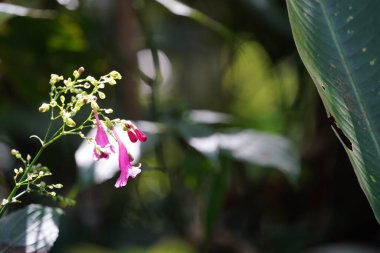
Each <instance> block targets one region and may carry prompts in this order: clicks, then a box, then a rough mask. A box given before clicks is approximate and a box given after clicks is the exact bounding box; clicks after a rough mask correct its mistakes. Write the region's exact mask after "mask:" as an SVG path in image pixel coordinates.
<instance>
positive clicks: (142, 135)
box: [133, 127, 147, 142]
mask: <svg viewBox="0 0 380 253" xmlns="http://www.w3.org/2000/svg"><path fill="white" fill-rule="evenodd" d="M133 130H135V134H136V136H137V139H139V141H141V142H146V139H147V137H146V135H145V133H144V132H143V131H141V130H140V129H138V128H137V127H136V128H135V129H133Z"/></svg>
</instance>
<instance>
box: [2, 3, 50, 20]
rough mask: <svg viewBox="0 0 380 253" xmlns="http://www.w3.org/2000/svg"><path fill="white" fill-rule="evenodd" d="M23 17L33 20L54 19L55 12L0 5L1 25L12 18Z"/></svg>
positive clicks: (13, 5) (7, 4) (5, 4)
mask: <svg viewBox="0 0 380 253" xmlns="http://www.w3.org/2000/svg"><path fill="white" fill-rule="evenodd" d="M14 16H22V17H32V18H52V17H53V16H54V12H53V11H51V10H39V9H32V8H27V7H24V6H20V5H15V4H10V3H0V23H1V22H5V21H6V20H8V19H9V18H11V17H14Z"/></svg>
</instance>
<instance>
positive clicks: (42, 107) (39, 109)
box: [38, 103, 50, 112]
mask: <svg viewBox="0 0 380 253" xmlns="http://www.w3.org/2000/svg"><path fill="white" fill-rule="evenodd" d="M49 109H50V105H49V104H47V103H43V104H42V105H41V106H40V107H39V108H38V111H40V112H47V111H49Z"/></svg>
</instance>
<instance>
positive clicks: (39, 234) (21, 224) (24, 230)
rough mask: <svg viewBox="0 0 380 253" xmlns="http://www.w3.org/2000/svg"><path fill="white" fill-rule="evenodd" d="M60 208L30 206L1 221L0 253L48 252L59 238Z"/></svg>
mask: <svg viewBox="0 0 380 253" xmlns="http://www.w3.org/2000/svg"><path fill="white" fill-rule="evenodd" d="M62 213H63V212H62V210H61V209H59V208H51V207H47V206H41V205H37V204H32V205H28V206H26V207H24V208H22V209H20V210H17V211H15V212H13V213H11V214H9V215H7V216H5V217H3V218H1V219H0V252H28V253H34V252H48V251H49V249H50V248H51V247H52V246H53V244H54V242H55V240H56V239H57V237H58V232H59V229H58V222H59V218H60V216H61V215H62Z"/></svg>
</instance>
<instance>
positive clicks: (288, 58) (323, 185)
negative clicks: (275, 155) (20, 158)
mask: <svg viewBox="0 0 380 253" xmlns="http://www.w3.org/2000/svg"><path fill="white" fill-rule="evenodd" d="M9 2H10V1H9ZM12 3H15V4H20V5H23V6H26V7H29V8H38V9H41V10H45V11H49V12H48V14H49V15H48V17H44V15H42V16H41V14H38V15H32V17H31V16H27V17H17V16H11V17H9V16H6V15H4V14H2V15H3V16H0V17H3V18H2V19H1V20H2V21H3V22H2V23H1V24H0V122H1V124H0V144H1V145H2V146H1V147H2V148H1V149H0V150H1V152H0V168H1V174H0V179H1V195H2V196H1V197H5V196H6V195H7V193H8V192H9V190H10V189H11V187H12V177H13V168H14V167H15V166H17V164H16V162H15V161H13V160H12V159H10V158H9V156H8V153H7V152H8V151H7V149H9V148H17V149H18V150H20V151H22V152H23V153H31V154H34V153H35V152H36V151H37V150H38V143H37V142H36V141H35V140H31V139H29V136H30V135H32V134H38V135H42V134H43V133H44V131H45V128H46V126H47V123H48V117H47V116H46V115H42V114H40V113H38V107H39V105H40V104H41V103H42V102H43V101H46V99H47V98H48V92H49V89H50V86H49V78H50V74H51V73H56V74H62V75H64V76H69V75H71V74H72V71H73V70H74V69H77V68H78V67H79V66H84V67H85V69H86V74H88V75H93V76H96V77H97V76H100V75H103V74H105V73H108V72H109V71H111V70H117V71H119V72H120V73H121V74H122V75H123V79H122V81H121V82H120V83H119V84H118V85H117V86H116V87H115V89H114V90H109V100H108V104H109V105H110V106H111V107H113V108H114V111H115V112H114V114H115V115H116V116H117V117H121V118H129V119H132V120H145V121H152V122H156V123H157V122H159V123H160V124H161V126H164V129H165V130H164V131H161V132H160V133H157V134H152V133H150V135H149V136H150V137H152V138H151V139H150V140H154V141H151V143H150V144H149V140H148V143H147V144H143V145H147V147H150V148H147V151H145V152H143V153H142V154H143V155H142V158H141V162H142V163H143V172H142V175H143V174H144V173H146V175H148V176H145V177H143V176H139V177H137V178H136V179H134V180H130V181H129V183H128V185H127V186H126V187H125V188H122V189H116V188H114V186H113V185H114V181H115V180H116V177H117V175H116V174H115V176H114V177H113V178H112V179H111V180H106V181H104V182H102V183H100V184H95V183H88V182H86V183H83V182H82V179H81V177H80V176H79V173H78V168H77V166H76V162H75V157H74V153H75V151H76V149H77V148H78V146H79V144H80V142H81V140H80V139H79V138H74V137H73V138H72V137H68V138H65V139H62V140H61V141H59V142H57V143H55V144H54V145H53V146H52V147H51V148H50V149H49V150H47V152H45V153H44V155H43V156H42V157H41V160H40V161H41V162H42V163H43V164H45V165H47V166H49V167H50V168H51V170H52V171H53V177H52V178H51V179H49V180H51V181H52V182H60V183H63V184H64V188H63V189H62V191H61V192H60V193H61V194H62V195H65V196H71V197H74V198H76V200H77V205H76V206H74V207H67V208H65V211H66V215H64V216H63V218H62V220H61V223H60V236H59V238H58V240H57V241H56V243H55V245H54V247H53V249H52V250H51V252H69V253H76V252H104V253H105V252H126V253H137V252H138V253H140V252H149V253H151V252H155V253H156V252H178V253H182V252H184V253H187V252H218V253H221V252H226V253H227V252H228V253H230V252H238V253H240V252H241V253H248V252H358V253H359V252H380V248H378V247H380V245H379V242H380V241H379V239H380V238H379V236H380V235H379V227H378V224H377V222H376V220H375V218H374V216H373V214H372V211H371V209H370V206H369V204H368V202H367V200H366V199H365V196H364V194H363V193H362V191H361V189H360V187H359V185H358V182H357V179H356V177H355V174H354V171H353V169H352V167H351V165H350V163H349V161H348V158H347V156H346V154H345V152H344V149H343V147H342V146H341V144H340V143H339V142H338V140H337V138H336V137H335V136H334V135H333V131H332V130H331V127H330V125H329V122H328V121H327V118H326V113H325V111H324V108H323V106H322V104H321V102H320V99H319V98H318V94H317V92H316V89H315V87H314V84H313V83H312V81H311V80H310V78H309V76H308V74H307V72H306V70H305V69H304V67H303V65H302V63H301V62H300V59H299V57H298V55H297V51H296V48H295V45H294V42H293V40H292V35H291V30H290V26H289V23H288V19H287V12H286V4H285V1H281V0H230V1H228V0H223V1H220V0H219V1H217V0H207V1H205V0H203V1H202V0H194V1H183V3H185V4H188V5H189V6H191V7H192V8H194V9H196V10H198V11H200V13H203V14H204V15H202V14H199V13H198V12H196V13H195V14H194V13H193V14H194V15H192V16H191V17H186V16H178V15H176V13H172V12H171V11H169V10H168V9H167V8H165V7H164V6H163V5H161V4H159V3H157V2H156V1H153V0H145V1H144V0H134V1H132V0H130V1H128V0H115V1H91V0H87V1H79V2H78V1H70V0H68V1H63V0H61V1H12ZM167 3H170V1H167ZM45 14H46V13H45ZM177 14H178V13H177ZM141 50H146V51H144V52H145V53H148V55H149V54H150V55H152V56H153V58H154V57H155V56H157V55H158V54H157V52H161V53H163V54H164V55H166V59H167V61H166V62H165V61H163V62H160V67H159V69H161V71H162V78H155V76H151V79H149V80H147V78H145V81H147V82H148V83H149V82H150V87H149V86H148V85H146V84H144V85H143V84H142V81H141V79H144V76H142V75H141V73H140V72H139V68H140V69H141V70H143V71H144V69H146V68H148V65H149V64H148V63H147V62H142V63H140V65H139V64H138V59H139V57H140V56H139V55H141V54H140V53H141V52H142V51H141ZM161 53H160V54H161ZM140 60H141V59H140ZM144 64H145V65H144ZM150 65H152V64H150ZM157 69H158V68H157V64H156V70H157ZM146 74H149V73H147V72H146ZM192 110H210V111H216V112H222V113H226V114H230V115H232V120H231V121H230V122H228V123H225V122H217V123H215V124H208V125H207V126H206V127H207V130H208V131H210V132H211V133H216V132H225V131H231V130H233V129H240V130H247V129H250V130H258V131H263V132H268V133H272V134H277V135H282V136H285V137H287V138H289V140H291V141H292V142H293V143H294V145H295V147H296V150H297V155H298V156H299V157H300V162H301V163H300V164H301V166H300V167H301V169H300V172H299V175H298V177H297V178H296V182H295V183H292V182H291V181H289V177H288V175H286V172H285V173H284V171H281V170H279V169H278V168H275V167H270V166H269V167H268V166H267V167H264V166H259V165H257V164H251V163H245V162H242V161H240V160H239V159H236V157H233V156H231V155H226V154H223V153H221V154H220V155H219V156H218V157H217V160H218V164H219V165H215V163H214V162H213V161H212V160H210V159H209V157H207V156H205V155H204V154H202V153H200V152H198V151H197V150H196V149H194V148H193V147H191V146H190V145H189V143H188V142H187V140H186V138H184V137H183V135H181V133H182V132H181V131H180V130H179V129H181V126H183V124H187V125H189V122H188V117H187V115H188V113H189V112H192ZM196 127H198V126H194V128H196ZM190 133H191V131H190V132H189V133H188V134H190ZM244 148H246V147H245V146H244V145H242V146H241V149H244ZM1 161H3V162H1ZM23 201H24V203H23V204H27V203H31V202H38V203H45V204H47V205H52V206H58V203H55V202H51V201H50V200H49V199H47V198H45V197H40V196H38V195H28V196H27V197H25V198H24V199H23ZM19 207H21V205H17V206H13V210H15V209H17V208H19ZM321 247H323V248H321ZM317 250H320V251H317ZM328 250H332V251H328ZM348 250H352V251H348Z"/></svg>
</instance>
